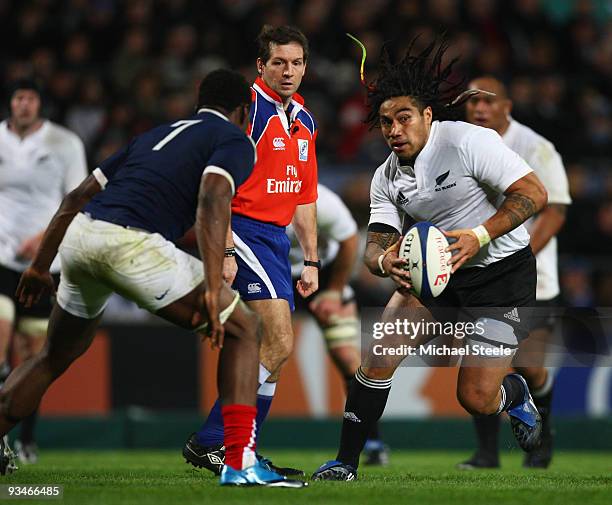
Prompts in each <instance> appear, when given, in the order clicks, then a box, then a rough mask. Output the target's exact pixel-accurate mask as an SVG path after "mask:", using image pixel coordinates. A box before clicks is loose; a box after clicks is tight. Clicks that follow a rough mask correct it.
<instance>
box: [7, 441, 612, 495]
mask: <svg viewBox="0 0 612 505" xmlns="http://www.w3.org/2000/svg"><path fill="white" fill-rule="evenodd" d="M266 455H267V456H270V457H272V458H273V459H274V462H275V463H276V464H279V465H293V466H298V467H300V468H303V469H305V470H306V471H307V472H312V471H313V470H314V469H315V468H316V467H317V466H318V465H319V464H321V463H322V462H323V461H325V460H326V459H329V457H330V456H332V455H333V454H332V451H328V452H321V451H308V452H304V451H300V452H297V451H273V452H270V453H269V454H266ZM467 455H468V454H467V453H465V452H432V451H429V452H423V451H419V452H407V451H401V452H400V451H395V452H392V454H391V465H390V466H388V467H386V468H374V469H371V468H368V467H362V468H361V472H360V476H359V480H358V481H356V482H350V483H344V482H325V483H320V482H312V483H311V484H310V486H309V487H308V488H307V489H301V490H293V489H260V488H257V489H255V488H250V489H228V488H220V487H219V485H218V481H217V479H216V478H215V477H213V476H212V474H210V473H209V472H207V471H205V470H201V471H198V470H195V469H193V468H192V467H191V466H189V465H187V464H185V463H184V462H183V460H182V458H181V457H180V456H179V453H178V451H171V452H168V451H108V452H104V451H96V452H93V451H92V452H89V451H72V452H65V451H62V452H60V451H44V452H43V453H42V455H41V458H40V462H39V463H38V464H37V465H33V466H27V467H22V468H21V469H19V471H18V472H16V473H14V474H12V475H9V476H7V477H3V478H2V480H1V481H0V483H2V484H17V483H19V484H45V485H52V484H53V485H63V486H64V498H63V500H62V501H61V503H65V504H72V503H74V504H79V505H83V504H105V505H115V504H127V503H142V504H147V505H154V504H160V505H161V504H164V505H170V504H178V505H188V504H192V503H193V504H198V505H205V504H208V503H219V504H224V505H225V504H227V505H230V504H245V503H246V504H247V505H256V504H259V503H262V504H263V503H265V504H270V505H274V504H277V503H278V504H281V503H282V504H286V503H288V504H291V505H300V504H302V503H303V504H308V505H312V504H316V503H320V504H326V505H329V504H335V503H338V504H339V503H343V504H350V505H353V504H358V503H367V504H368V505H373V504H384V505H392V504H396V503H402V504H406V505H409V504H410V505H411V504H418V505H424V504H427V505H430V504H437V503H452V504H454V505H457V504H463V503H465V504H469V505H476V504H487V505H500V504H506V503H516V504H520V505H535V504H537V505H541V504H546V503H551V504H553V503H554V504H558V503H563V504H564V505H566V504H571V503H580V504H581V505H587V504H588V505H596V504H606V505H608V504H610V503H612V453H609V452H588V453H587V452H563V453H558V454H556V457H555V460H554V462H553V465H552V466H551V468H550V469H549V470H546V471H542V470H525V469H523V468H521V458H522V455H521V454H520V453H519V452H513V453H505V454H503V455H502V469H501V470H495V471H486V472H476V471H471V472H466V471H460V470H455V469H454V465H455V463H457V462H458V461H461V460H462V459H464V458H465V457H466V456H467ZM25 502H26V503H47V504H49V503H60V502H59V501H57V500H55V501H49V500H29V499H28V500H26V501H25Z"/></svg>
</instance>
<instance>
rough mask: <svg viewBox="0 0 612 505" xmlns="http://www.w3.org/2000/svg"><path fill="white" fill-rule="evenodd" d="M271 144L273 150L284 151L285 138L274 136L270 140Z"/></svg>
mask: <svg viewBox="0 0 612 505" xmlns="http://www.w3.org/2000/svg"><path fill="white" fill-rule="evenodd" d="M272 146H273V147H272V150H274V151H284V150H285V139H283V137H274V140H272Z"/></svg>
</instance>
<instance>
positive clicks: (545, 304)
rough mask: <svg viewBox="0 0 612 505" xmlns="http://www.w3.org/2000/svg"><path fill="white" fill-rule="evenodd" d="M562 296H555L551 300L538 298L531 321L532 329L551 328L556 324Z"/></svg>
mask: <svg viewBox="0 0 612 505" xmlns="http://www.w3.org/2000/svg"><path fill="white" fill-rule="evenodd" d="M560 300H561V297H560V296H555V297H554V298H551V299H550V300H536V302H535V308H536V310H534V314H533V318H532V321H531V329H532V330H549V331H551V330H552V329H553V327H554V326H555V319H556V317H555V316H558V313H559V309H558V308H559V305H560Z"/></svg>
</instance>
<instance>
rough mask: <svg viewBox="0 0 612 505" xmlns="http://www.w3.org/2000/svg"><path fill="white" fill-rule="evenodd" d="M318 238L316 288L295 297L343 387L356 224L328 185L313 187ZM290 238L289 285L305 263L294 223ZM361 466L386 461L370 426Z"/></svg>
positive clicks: (350, 353)
mask: <svg viewBox="0 0 612 505" xmlns="http://www.w3.org/2000/svg"><path fill="white" fill-rule="evenodd" d="M317 193H318V198H317V243H318V251H319V260H320V261H321V271H320V272H319V286H320V287H319V290H318V291H317V292H316V293H315V294H313V295H311V296H309V297H308V298H306V299H304V298H302V297H297V298H296V307H297V308H300V307H302V308H306V309H307V310H308V311H310V313H311V314H312V315H313V316H314V318H315V319H316V321H317V324H318V325H319V328H320V329H321V331H322V333H323V338H324V339H325V345H326V347H327V352H328V354H329V357H330V358H331V360H332V361H333V362H334V365H335V366H336V369H337V370H338V372H339V373H340V375H342V378H343V379H344V382H345V384H346V389H347V391H348V389H349V386H350V383H351V381H352V380H353V377H354V376H355V371H356V370H357V368H358V367H359V364H360V357H359V350H358V339H359V320H358V319H357V303H356V302H355V293H354V291H353V288H351V286H350V284H349V281H350V278H351V275H352V272H353V268H354V266H355V262H356V260H357V256H358V248H359V236H358V234H357V231H358V230H357V223H356V222H355V220H354V219H353V216H352V215H351V211H350V210H349V209H348V208H347V206H346V205H345V204H344V202H343V201H342V200H341V199H340V197H339V196H338V195H337V194H336V193H334V192H333V191H332V190H331V189H329V188H328V187H326V186H324V185H323V184H319V185H318V187H317ZM287 236H288V237H289V240H290V241H291V250H290V251H289V261H290V262H291V275H292V277H293V280H294V285H295V283H296V282H297V280H298V279H299V278H300V276H301V273H302V270H303V266H304V254H303V252H302V248H301V247H300V244H299V241H298V238H297V236H296V234H295V231H294V229H293V225H290V226H288V227H287ZM364 452H365V459H366V461H365V464H366V465H386V464H387V463H388V461H389V454H388V453H389V449H388V447H387V446H386V445H385V444H384V443H383V441H382V440H381V437H380V432H379V427H378V423H376V424H375V425H374V427H373V428H372V431H371V433H369V434H368V440H367V442H366V445H365V448H364Z"/></svg>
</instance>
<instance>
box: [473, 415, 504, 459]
mask: <svg viewBox="0 0 612 505" xmlns="http://www.w3.org/2000/svg"><path fill="white" fill-rule="evenodd" d="M473 419H474V427H475V428H476V436H477V438H478V453H479V454H481V455H483V456H487V457H494V458H495V459H497V458H498V447H499V445H498V435H499V416H474V418H473Z"/></svg>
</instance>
